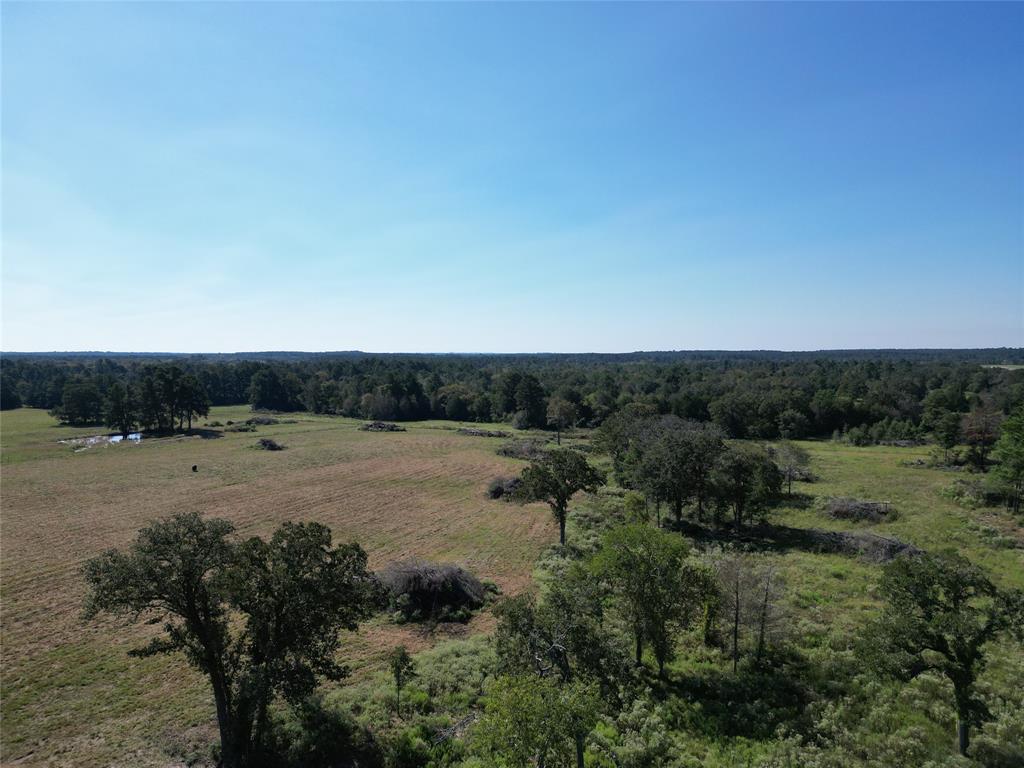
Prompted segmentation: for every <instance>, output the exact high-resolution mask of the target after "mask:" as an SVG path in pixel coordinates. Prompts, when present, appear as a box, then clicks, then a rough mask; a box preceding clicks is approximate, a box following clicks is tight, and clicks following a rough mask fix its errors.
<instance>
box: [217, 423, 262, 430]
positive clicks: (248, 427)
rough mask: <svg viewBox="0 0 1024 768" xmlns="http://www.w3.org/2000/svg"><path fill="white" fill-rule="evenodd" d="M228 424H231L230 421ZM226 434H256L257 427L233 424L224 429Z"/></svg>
mask: <svg viewBox="0 0 1024 768" xmlns="http://www.w3.org/2000/svg"><path fill="white" fill-rule="evenodd" d="M228 424H231V422H230V421H229V422H228ZM224 431H225V432H255V431H256V427H254V426H253V425H252V424H231V426H228V427H225V428H224Z"/></svg>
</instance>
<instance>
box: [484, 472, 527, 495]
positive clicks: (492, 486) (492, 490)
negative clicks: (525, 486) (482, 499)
mask: <svg viewBox="0 0 1024 768" xmlns="http://www.w3.org/2000/svg"><path fill="white" fill-rule="evenodd" d="M521 482H522V479H521V478H519V477H496V478H494V479H493V480H491V482H490V483H488V485H487V498H489V499H505V501H510V500H511V498H512V494H513V493H515V491H516V488H518V487H519V484H520V483H521Z"/></svg>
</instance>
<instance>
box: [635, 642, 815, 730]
mask: <svg viewBox="0 0 1024 768" xmlns="http://www.w3.org/2000/svg"><path fill="white" fill-rule="evenodd" d="M784 655H785V658H781V657H777V658H776V659H775V660H774V663H773V664H772V665H765V666H763V667H755V666H752V665H749V664H748V665H746V666H744V665H741V667H740V670H739V672H738V673H737V674H733V673H732V672H731V671H727V670H721V669H699V670H689V671H686V672H683V673H682V674H677V675H674V676H673V678H672V679H671V680H668V681H662V683H661V685H660V688H659V689H658V690H656V691H655V696H657V697H658V698H660V699H662V700H663V701H664V703H665V705H666V707H667V708H668V710H669V711H670V712H671V713H672V718H673V720H675V721H676V722H675V723H674V726H675V727H678V728H681V729H683V730H686V731H690V732H694V731H696V732H700V733H702V734H703V735H705V736H707V737H710V738H726V737H730V738H731V737H736V736H742V737H745V738H749V739H770V738H772V737H773V735H774V734H775V732H776V729H777V728H778V727H779V726H780V725H786V726H787V727H788V728H789V729H791V730H795V731H801V730H804V729H806V728H807V727H808V726H809V724H810V720H809V717H808V716H807V706H808V704H810V703H811V702H812V701H813V699H814V698H815V695H814V691H813V690H812V688H811V686H810V685H809V684H808V683H807V682H806V680H807V679H809V675H808V672H809V666H808V662H807V660H806V659H805V658H804V657H802V656H801V655H799V654H797V653H795V652H792V651H791V652H788V653H786V654H784Z"/></svg>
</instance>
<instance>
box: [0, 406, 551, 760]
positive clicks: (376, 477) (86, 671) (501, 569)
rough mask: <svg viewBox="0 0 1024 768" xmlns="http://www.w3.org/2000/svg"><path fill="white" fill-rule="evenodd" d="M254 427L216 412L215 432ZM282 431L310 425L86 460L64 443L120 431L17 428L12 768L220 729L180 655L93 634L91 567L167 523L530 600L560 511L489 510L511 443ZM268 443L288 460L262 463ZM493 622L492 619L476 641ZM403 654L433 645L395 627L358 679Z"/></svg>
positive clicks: (6, 693)
mask: <svg viewBox="0 0 1024 768" xmlns="http://www.w3.org/2000/svg"><path fill="white" fill-rule="evenodd" d="M249 416H251V414H250V413H249V412H248V409H246V408H242V407H237V408H216V409H214V411H213V412H212V413H211V414H210V420H218V421H221V422H226V421H227V420H233V421H242V420H244V419H246V418H248V417H249ZM280 418H281V419H282V420H283V421H285V420H287V421H293V423H280V424H276V425H268V426H259V427H258V428H257V432H255V433H249V432H225V433H224V434H223V436H222V437H219V438H216V439H202V438H199V437H175V438H160V439H152V440H148V439H147V440H143V441H142V443H141V444H139V445H131V444H118V445H106V446H103V445H97V446H93V447H90V448H89V449H87V450H85V451H81V452H79V453H75V452H74V450H73V448H72V447H71V446H68V445H62V444H60V443H58V442H57V441H58V440H61V439H65V438H68V437H81V436H86V435H94V434H98V433H99V432H102V430H96V429H95V428H93V429H70V428H67V427H60V426H56V425H55V424H56V423H55V422H54V420H53V419H52V418H51V417H50V416H48V415H47V414H46V413H44V412H42V411H37V410H31V409H21V410H17V411H9V412H5V413H4V414H3V416H2V422H0V430H2V433H0V446H2V448H0V455H2V457H3V467H2V477H0V493H2V501H0V503H2V513H0V514H2V520H0V523H2V530H0V534H2V539H0V601H2V611H3V613H2V645H3V668H2V688H3V690H2V715H3V721H2V722H3V725H2V749H3V752H2V761H3V763H4V764H7V763H13V762H16V761H20V762H19V764H25V765H30V764H31V765H75V766H89V765H125V766H127V765H132V766H136V765H166V764H167V763H168V761H169V758H168V754H167V752H166V746H167V745H168V744H172V743H174V742H175V741H176V740H178V739H179V738H180V735H181V734H182V733H183V732H185V731H186V730H187V729H189V728H192V727H206V726H207V725H208V724H209V722H210V719H211V717H212V706H211V701H210V697H209V695H208V693H207V691H206V688H205V685H204V683H203V681H202V680H201V678H200V677H199V676H198V675H197V674H195V673H194V672H191V671H190V670H188V669H187V667H186V665H185V664H184V663H183V661H182V660H181V659H180V658H177V657H174V656H169V657H162V658H152V659H147V660H142V661H140V660H138V659H134V658H129V657H128V656H127V655H126V652H127V651H128V650H129V649H130V648H132V647H134V646H136V645H138V644H139V643H140V641H143V640H144V639H145V638H146V637H147V636H148V635H149V634H150V633H152V632H153V631H154V628H152V627H148V628H147V627H138V626H130V627H127V626H123V625H121V624H119V623H117V622H115V621H112V620H100V621H94V622H89V623H85V622H83V621H82V620H81V607H82V601H83V597H84V594H85V588H84V584H83V582H82V578H81V574H80V569H81V566H82V563H83V562H84V561H85V560H86V559H87V558H89V557H91V556H93V555H96V554H97V553H99V552H101V551H102V550H103V549H105V548H108V547H123V546H125V545H127V544H128V543H129V542H130V541H131V540H132V538H133V537H134V535H135V533H136V532H137V531H138V529H139V528H141V527H143V526H144V525H145V524H146V523H147V522H149V521H151V520H153V519H156V518H159V517H163V516H166V515H170V514H173V513H176V512H181V511H187V510H198V511H200V512H202V513H203V514H205V515H210V516H219V517H224V518H227V519H229V520H231V521H232V522H234V523H235V525H236V526H237V530H238V533H239V535H242V536H248V535H254V534H255V535H263V536H265V535H268V534H269V533H270V532H271V531H272V530H273V529H274V527H275V526H276V525H277V524H278V523H280V522H283V521H285V520H318V521H321V522H323V523H325V524H327V525H329V526H330V527H331V529H332V530H333V532H334V535H335V538H336V539H337V540H350V539H354V540H356V541H359V542H360V543H361V544H362V545H363V547H364V548H365V549H366V550H367V552H368V553H369V555H370V562H371V566H372V567H380V566H382V565H384V564H386V563H387V562H389V561H390V560H393V559H398V558H404V557H413V556H415V557H424V558H430V559H437V560H445V561H454V562H459V563H462V564H465V565H467V566H468V567H469V568H471V569H472V570H473V571H475V572H476V573H477V574H479V575H480V577H481V578H489V579H493V580H494V581H496V582H497V583H498V584H499V585H500V586H501V587H502V588H503V589H504V590H505V591H507V592H515V591H518V590H521V589H523V588H526V587H528V586H529V583H530V573H531V570H532V568H533V563H534V562H535V560H536V559H537V556H538V554H539V553H540V551H541V550H542V549H543V548H544V547H546V546H547V545H548V544H550V542H551V541H552V540H553V539H554V537H555V535H556V533H555V529H554V527H553V525H552V523H551V520H550V515H549V513H548V512H547V511H546V508H545V507H542V506H539V505H538V506H529V507H525V508H521V507H510V506H508V505H507V504H505V503H502V502H499V501H491V500H488V499H486V498H485V493H484V491H485V489H486V486H487V483H488V481H489V480H490V479H491V478H492V477H494V476H495V475H498V474H511V473H513V472H515V471H516V470H517V468H518V467H519V466H521V464H520V463H519V462H516V461H514V460H511V459H505V458H502V457H499V456H497V455H496V454H495V452H494V449H495V447H496V446H497V445H498V444H499V442H500V441H497V440H494V439H488V438H481V437H469V436H462V435H458V434H457V433H456V432H455V431H454V429H453V428H452V427H453V425H452V424H451V423H450V422H446V423H431V422H425V423H419V424H411V425H408V431H406V432H397V433H370V432H361V431H359V429H358V426H359V424H360V422H358V421H354V420H351V419H341V418H330V417H320V416H311V415H306V414H303V415H294V416H293V415H288V416H282V417H280ZM261 437H272V438H274V439H275V440H277V441H278V442H280V443H282V444H284V445H285V446H287V448H286V450H284V451H278V452H271V451H261V450H258V449H256V448H255V444H256V441H257V440H258V439H259V438H261ZM193 464H195V465H197V466H198V472H192V465H193ZM491 624H492V621H491V620H490V619H489V617H487V616H483V617H479V618H478V619H475V620H474V621H473V622H472V623H471V625H470V627H469V631H480V630H486V629H488V628H489V627H490V626H491ZM400 641H401V642H406V643H408V644H410V645H411V646H412V647H414V648H417V647H424V646H425V645H426V644H428V643H430V642H433V638H431V637H424V636H422V635H420V634H418V633H416V632H415V630H413V629H411V628H400V627H396V626H394V625H391V624H390V623H388V622H387V621H386V620H384V619H377V620H375V621H373V622H370V623H369V624H368V625H367V626H366V627H365V628H363V629H361V630H360V631H359V632H358V633H356V634H355V635H352V636H349V637H348V638H346V639H345V652H344V657H345V660H346V661H348V662H350V663H351V665H352V667H353V669H354V670H355V674H356V675H358V674H359V673H360V670H363V669H372V668H373V667H374V666H375V664H376V663H377V662H378V660H379V659H380V658H381V657H382V656H383V654H384V653H385V651H386V650H387V649H388V648H389V647H390V646H391V645H393V644H395V643H397V642H400Z"/></svg>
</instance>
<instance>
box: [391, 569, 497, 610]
mask: <svg viewBox="0 0 1024 768" xmlns="http://www.w3.org/2000/svg"><path fill="white" fill-rule="evenodd" d="M380 581H381V583H382V584H383V585H384V586H385V587H386V588H387V590H388V593H389V595H390V599H391V609H392V610H393V611H394V612H395V613H396V614H398V616H397V618H400V619H402V620H404V621H419V620H434V621H467V620H468V619H469V617H470V611H472V610H473V609H476V608H479V607H481V606H482V605H483V604H484V600H485V598H486V594H487V590H486V589H485V588H484V585H483V584H482V583H481V582H480V580H479V579H478V578H477V577H476V576H474V575H473V574H472V573H470V572H469V571H467V570H466V569H465V568H461V567H459V566H457V565H452V564H448V563H428V562H425V561H423V560H403V561H400V562H396V563H392V564H391V565H389V566H387V567H386V568H385V569H384V570H383V571H382V572H381V573H380Z"/></svg>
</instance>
